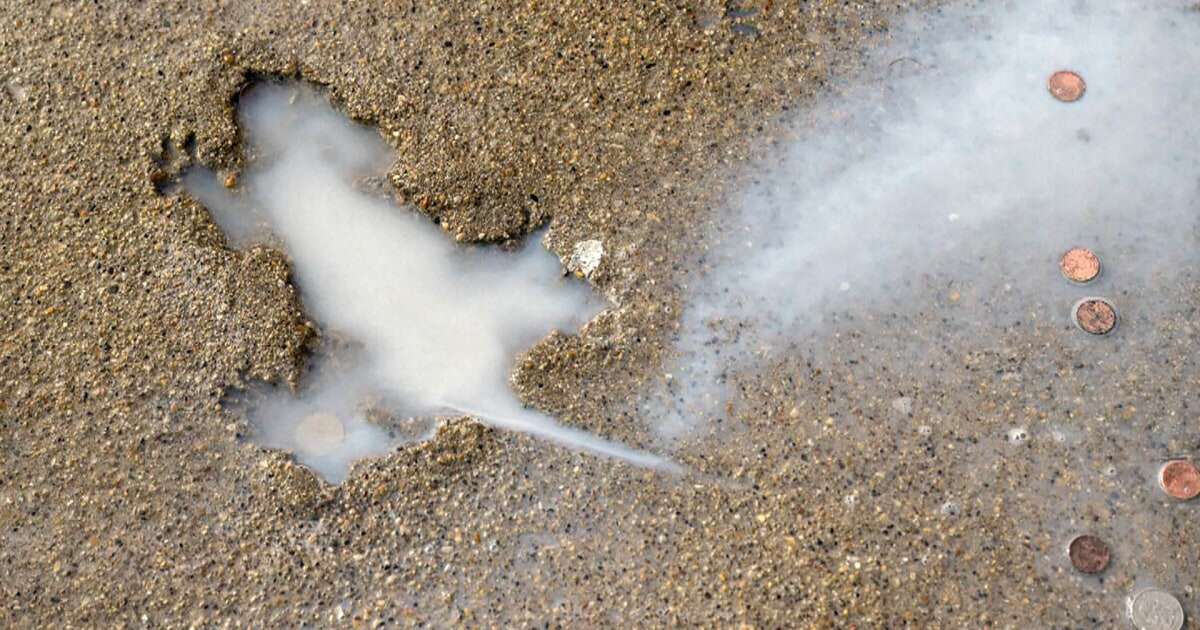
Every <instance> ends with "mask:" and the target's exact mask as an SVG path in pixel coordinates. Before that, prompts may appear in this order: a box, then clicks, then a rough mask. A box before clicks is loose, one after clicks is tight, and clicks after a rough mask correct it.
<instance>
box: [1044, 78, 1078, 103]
mask: <svg viewBox="0 0 1200 630" xmlns="http://www.w3.org/2000/svg"><path fill="white" fill-rule="evenodd" d="M1047 87H1049V88H1050V94H1052V95H1053V96H1054V98H1056V99H1058V100H1060V101H1062V102H1064V103H1073V102H1075V101H1078V100H1079V99H1080V98H1082V97H1083V93H1084V92H1085V91H1086V90H1087V84H1086V83H1084V82H1083V77H1081V76H1079V75H1078V74H1076V73H1074V72H1071V71H1070V70H1059V71H1058V72H1055V73H1054V74H1052V75H1050V80H1049V81H1048V82H1047Z"/></svg>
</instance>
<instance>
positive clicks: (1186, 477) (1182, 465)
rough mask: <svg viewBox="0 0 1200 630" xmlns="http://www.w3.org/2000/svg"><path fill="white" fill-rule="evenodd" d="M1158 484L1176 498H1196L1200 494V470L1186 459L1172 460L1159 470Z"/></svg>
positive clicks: (1183, 499)
mask: <svg viewBox="0 0 1200 630" xmlns="http://www.w3.org/2000/svg"><path fill="white" fill-rule="evenodd" d="M1158 484H1159V485H1160V486H1162V489H1163V491H1164V492H1166V493H1167V494H1169V495H1171V496H1172V497H1175V498H1176V499H1179V500H1181V501H1187V500H1188V499H1194V498H1196V496H1198V495H1200V470H1197V468H1196V465H1195V464H1193V463H1192V462H1189V461H1187V460H1186V459H1176V460H1172V461H1169V462H1167V463H1166V464H1163V467H1162V468H1161V469H1160V470H1159V471H1158Z"/></svg>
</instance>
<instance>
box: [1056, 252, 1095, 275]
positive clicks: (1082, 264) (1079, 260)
mask: <svg viewBox="0 0 1200 630" xmlns="http://www.w3.org/2000/svg"><path fill="white" fill-rule="evenodd" d="M1058 268H1059V269H1061V270H1062V274H1063V275H1064V276H1066V277H1067V279H1068V280H1070V281H1071V282H1077V283H1079V284H1084V283H1087V282H1091V281H1092V280H1095V279H1096V276H1099V275H1100V257H1099V256H1097V255H1096V253H1095V252H1093V251H1092V250H1090V249H1087V248H1084V247H1072V248H1071V249H1069V250H1067V253H1065V254H1063V255H1062V258H1060V259H1059V261H1058Z"/></svg>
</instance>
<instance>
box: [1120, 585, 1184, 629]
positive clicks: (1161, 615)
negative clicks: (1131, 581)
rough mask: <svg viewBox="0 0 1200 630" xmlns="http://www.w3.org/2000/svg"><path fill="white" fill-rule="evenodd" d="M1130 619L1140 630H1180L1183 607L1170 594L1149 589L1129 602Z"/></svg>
mask: <svg viewBox="0 0 1200 630" xmlns="http://www.w3.org/2000/svg"><path fill="white" fill-rule="evenodd" d="M1129 618H1130V620H1132V621H1133V625H1134V626H1136V627H1137V628H1138V630H1179V629H1180V628H1182V627H1183V606H1181V605H1180V604H1179V600H1177V599H1175V597H1174V596H1173V595H1171V594H1170V593H1168V592H1166V591H1164V590H1161V589H1157V588H1148V589H1146V590H1144V591H1142V592H1140V593H1137V594H1136V595H1134V596H1133V597H1132V598H1131V599H1130V600H1129Z"/></svg>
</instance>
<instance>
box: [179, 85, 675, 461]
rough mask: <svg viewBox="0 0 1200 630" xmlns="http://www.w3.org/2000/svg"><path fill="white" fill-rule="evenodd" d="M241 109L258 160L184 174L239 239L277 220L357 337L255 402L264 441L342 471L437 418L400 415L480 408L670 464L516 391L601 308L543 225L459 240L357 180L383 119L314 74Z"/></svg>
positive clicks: (494, 421)
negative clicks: (345, 102) (483, 243)
mask: <svg viewBox="0 0 1200 630" xmlns="http://www.w3.org/2000/svg"><path fill="white" fill-rule="evenodd" d="M238 113H239V120H240V124H241V126H242V130H243V133H244V137H245V140H246V144H247V147H248V150H249V151H250V166H249V169H248V172H247V173H245V174H244V176H243V177H242V180H241V182H242V183H241V185H240V186H239V188H238V190H237V192H231V191H229V190H227V189H226V188H225V187H224V186H223V185H222V183H221V182H219V181H218V178H217V177H216V176H215V175H214V174H213V173H212V172H210V171H206V170H203V169H195V170H192V171H190V172H189V173H188V174H187V175H186V176H185V178H184V185H185V186H186V188H187V190H188V192H190V193H191V194H192V195H194V196H195V197H197V198H198V199H199V200H200V201H201V202H202V203H204V205H205V206H207V207H208V209H209V211H210V212H211V213H212V216H213V218H214V220H215V221H216V222H217V223H218V224H219V225H220V226H221V227H222V229H223V230H225V232H226V233H227V234H228V236H229V240H230V242H231V243H234V244H235V245H236V244H246V243H249V242H253V241H254V240H255V239H256V236H261V235H258V234H256V232H255V230H256V229H258V228H260V227H263V228H265V229H269V231H270V233H271V234H273V235H274V237H275V238H276V239H277V241H278V242H279V243H281V244H282V245H283V247H284V248H286V250H287V253H288V255H289V257H290V258H291V261H292V267H293V272H294V281H295V283H296V285H297V287H298V288H299V290H300V292H301V296H302V298H303V301H304V306H305V309H306V312H307V313H308V314H310V315H311V316H312V317H313V319H315V320H316V321H318V322H319V323H320V324H321V326H322V327H323V328H324V329H325V330H326V331H327V332H333V333H336V334H337V335H338V336H343V337H345V338H347V339H349V340H351V341H352V342H353V343H354V344H356V345H357V346H358V347H359V349H358V350H357V351H356V352H355V353H354V357H353V360H352V361H350V362H349V363H350V365H348V366H341V367H337V368H333V367H330V366H325V367H324V368H323V369H321V370H319V372H320V377H319V378H316V379H314V382H309V383H306V384H305V387H304V389H303V391H302V392H301V393H300V396H299V397H296V396H293V395H292V394H291V393H290V392H286V391H274V392H271V393H268V394H267V395H266V397H265V399H263V400H261V401H258V402H257V403H256V404H254V405H253V407H251V408H249V413H250V416H251V420H252V422H253V424H254V426H255V429H256V431H257V433H258V436H257V438H256V441H258V442H259V443H262V444H264V445H265V446H270V447H277V448H284V449H288V450H291V451H292V452H294V454H295V456H296V459H297V460H298V461H300V462H301V463H303V464H305V465H308V466H310V467H312V468H314V469H315V470H317V471H318V472H320V473H321V474H322V475H323V476H324V477H326V478H327V479H329V480H331V481H334V482H337V481H340V480H341V479H343V478H344V477H345V475H346V473H347V470H348V467H349V465H350V463H351V462H353V461H354V460H356V459H360V458H363V457H369V456H372V455H379V454H382V453H385V452H387V451H389V450H391V449H392V448H395V446H396V445H397V444H399V443H401V442H403V441H405V440H406V439H419V438H422V437H426V436H427V435H428V431H429V430H430V427H429V426H425V427H424V428H423V429H422V428H416V429H414V428H413V427H412V426H410V427H409V430H407V431H405V430H397V429H396V426H397V423H400V424H403V421H397V420H396V419H397V418H421V417H423V418H433V417H438V416H450V415H472V416H475V417H476V418H478V419H480V420H482V421H484V422H487V423H488V424H491V425H494V426H496V427H499V428H504V429H511V430H516V431H522V432H525V433H529V434H533V435H536V436H538V437H541V438H545V439H549V440H552V441H554V442H557V443H559V444H562V445H565V446H568V447H571V448H576V449H581V450H585V451H589V452H593V453H597V454H601V455H605V456H610V457H615V458H620V459H623V460H626V461H629V462H631V463H634V464H637V465H642V466H653V467H669V466H670V465H669V463H668V462H667V461H666V460H664V459H662V458H660V457H658V456H655V455H652V454H648V453H644V452H640V451H637V450H634V449H631V448H628V447H625V446H622V445H620V444H616V443H613V442H610V441H606V440H604V439H601V438H599V437H596V436H594V435H591V434H588V433H586V432H583V431H578V430H575V429H570V428H567V427H564V426H561V425H559V424H558V423H556V422H555V421H554V420H553V419H552V418H550V417H548V416H546V415H544V414H541V413H538V412H536V411H533V410H530V409H526V408H525V407H524V406H523V405H522V404H521V403H520V401H519V400H517V398H516V396H515V395H514V394H513V393H512V391H511V390H510V389H509V387H508V379H509V374H510V371H511V369H512V365H513V361H514V359H515V357H516V355H517V354H518V353H519V352H521V351H522V350H523V349H525V348H528V347H529V346H531V345H533V344H534V343H536V342H537V341H538V340H539V339H541V338H542V337H544V336H545V335H546V334H548V333H550V332H551V331H552V330H555V329H557V330H561V331H564V332H571V331H575V330H577V329H578V327H579V326H580V325H582V324H583V323H584V322H586V321H587V320H588V319H590V318H591V317H592V316H594V315H595V314H597V313H598V312H599V311H600V309H601V307H602V305H601V304H600V303H598V301H597V300H596V299H595V298H594V297H593V295H592V294H591V292H590V290H589V289H588V287H587V286H585V285H583V284H582V283H579V282H575V281H570V280H567V279H564V278H563V275H562V270H561V268H560V265H559V262H558V260H557V258H556V257H555V256H553V255H552V254H550V253H549V252H547V251H545V249H544V248H543V247H541V246H540V244H539V243H538V242H537V239H533V238H531V239H529V240H528V242H527V243H526V244H525V245H524V247H523V248H522V249H521V250H520V251H518V252H515V253H510V252H504V251H501V250H500V249H498V248H495V247H462V246H459V245H456V244H455V243H453V242H452V241H451V240H450V239H449V238H448V237H447V235H446V234H445V233H443V232H442V230H441V229H439V228H438V227H437V226H436V225H434V224H433V223H432V222H431V221H429V219H427V218H425V217H424V216H421V215H419V214H418V213H416V212H414V211H412V210H411V209H409V208H402V207H400V206H398V205H396V204H395V203H393V202H392V201H391V200H389V199H386V198H384V197H382V196H379V195H377V194H371V193H369V192H364V191H362V190H359V188H358V187H356V182H362V181H366V180H367V179H366V178H370V177H373V176H378V175H381V174H382V173H383V172H384V171H385V169H386V168H387V167H388V165H389V164H390V162H391V160H392V154H391V152H390V150H389V149H388V147H387V145H386V144H385V143H384V142H383V140H382V139H381V138H380V137H379V135H378V133H376V132H375V131H374V130H372V129H368V128H366V127H363V126H361V125H357V124H355V123H353V122H351V121H350V120H348V119H347V118H346V117H345V116H343V115H342V114H341V113H339V112H337V111H335V110H334V109H333V108H332V107H331V106H330V105H329V103H328V102H327V100H326V99H325V98H324V97H323V95H321V94H319V93H317V92H316V91H315V90H313V89H311V88H309V87H306V86H304V85H300V84H295V83H290V84H279V83H264V84H260V85H258V86H255V87H254V88H252V89H251V90H249V91H248V92H247V93H246V94H245V95H244V96H243V97H242V99H241V101H240V105H239V112H238ZM380 418H382V419H383V421H384V422H386V423H388V424H389V426H388V428H385V427H384V426H381V424H380V423H379V422H376V421H375V420H377V419H380Z"/></svg>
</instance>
